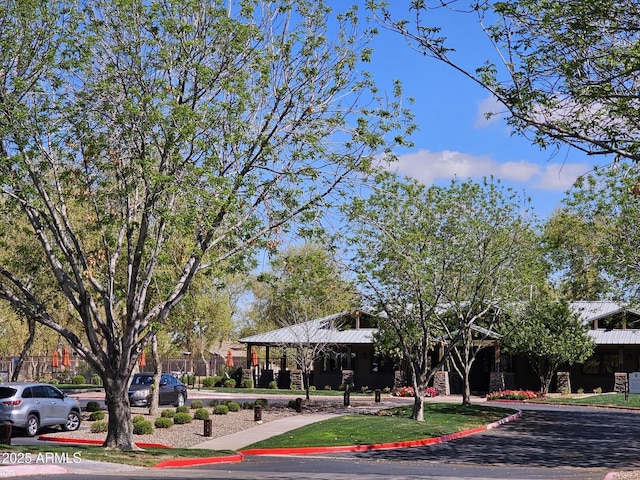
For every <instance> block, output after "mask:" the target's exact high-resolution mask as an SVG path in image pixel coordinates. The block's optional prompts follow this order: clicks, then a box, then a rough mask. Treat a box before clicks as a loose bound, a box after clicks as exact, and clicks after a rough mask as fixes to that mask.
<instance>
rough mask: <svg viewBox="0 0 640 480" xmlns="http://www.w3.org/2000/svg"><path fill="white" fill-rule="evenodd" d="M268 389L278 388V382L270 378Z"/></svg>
mask: <svg viewBox="0 0 640 480" xmlns="http://www.w3.org/2000/svg"><path fill="white" fill-rule="evenodd" d="M269 389H271V390H277V389H278V382H276V381H275V380H271V381H270V382H269Z"/></svg>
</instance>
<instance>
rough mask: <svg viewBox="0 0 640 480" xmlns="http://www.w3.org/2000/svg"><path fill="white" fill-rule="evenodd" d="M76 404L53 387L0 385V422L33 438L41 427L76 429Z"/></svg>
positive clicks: (78, 407)
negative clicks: (53, 426) (24, 431)
mask: <svg viewBox="0 0 640 480" xmlns="http://www.w3.org/2000/svg"><path fill="white" fill-rule="evenodd" d="M80 416H81V414H80V403H79V402H78V400H77V399H76V398H71V397H67V395H66V394H65V393H62V392H61V391H60V390H58V389H57V388H56V387H54V386H53V385H49V384H48V383H36V382H10V383H2V384H0V422H10V423H12V424H13V426H14V427H17V428H24V429H25V430H26V431H27V435H29V436H30V437H33V436H34V435H36V434H37V433H38V430H40V428H41V427H50V426H52V425H60V427H62V429H63V430H66V431H73V430H77V429H78V428H80Z"/></svg>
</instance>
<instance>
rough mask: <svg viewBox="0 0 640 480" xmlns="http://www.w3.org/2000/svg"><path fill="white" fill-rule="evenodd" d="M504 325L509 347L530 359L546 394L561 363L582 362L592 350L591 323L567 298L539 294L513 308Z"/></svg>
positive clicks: (506, 342)
mask: <svg viewBox="0 0 640 480" xmlns="http://www.w3.org/2000/svg"><path fill="white" fill-rule="evenodd" d="M504 327H506V329H505V330H504V331H505V332H506V334H505V337H504V345H505V349H506V351H508V352H510V353H514V354H518V355H522V356H525V357H526V358H528V359H529V363H530V364H531V368H532V369H533V371H534V372H535V374H536V375H537V376H538V379H539V380H540V392H541V393H543V394H546V393H548V392H549V386H550V385H551V380H552V379H553V375H554V374H555V373H556V372H557V371H558V367H560V366H561V365H563V364H568V365H571V364H573V363H583V362H584V361H585V360H587V359H588V358H589V357H590V356H591V355H592V354H593V349H594V342H593V339H592V338H591V337H589V334H588V330H589V326H588V325H583V324H582V322H581V320H580V316H579V315H578V314H576V313H574V312H572V311H571V308H570V306H569V303H568V302H567V301H566V300H556V299H553V298H550V297H548V296H537V297H536V298H533V299H532V300H531V301H530V302H528V303H527V304H525V305H524V306H523V308H516V309H512V315H511V317H510V319H509V324H508V325H504Z"/></svg>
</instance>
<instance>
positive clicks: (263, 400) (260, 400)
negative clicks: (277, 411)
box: [255, 398, 269, 408]
mask: <svg viewBox="0 0 640 480" xmlns="http://www.w3.org/2000/svg"><path fill="white" fill-rule="evenodd" d="M255 403H256V405H260V406H261V407H262V408H267V405H269V400H267V399H266V398H256V402H255Z"/></svg>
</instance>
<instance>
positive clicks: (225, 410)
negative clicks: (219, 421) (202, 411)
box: [213, 405, 229, 415]
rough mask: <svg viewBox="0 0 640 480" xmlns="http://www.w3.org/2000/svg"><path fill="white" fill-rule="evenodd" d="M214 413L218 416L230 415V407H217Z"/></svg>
mask: <svg viewBox="0 0 640 480" xmlns="http://www.w3.org/2000/svg"><path fill="white" fill-rule="evenodd" d="M213 413H214V414H216V415H226V414H227V413H229V407H228V406H226V405H216V406H215V407H214V409H213Z"/></svg>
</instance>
